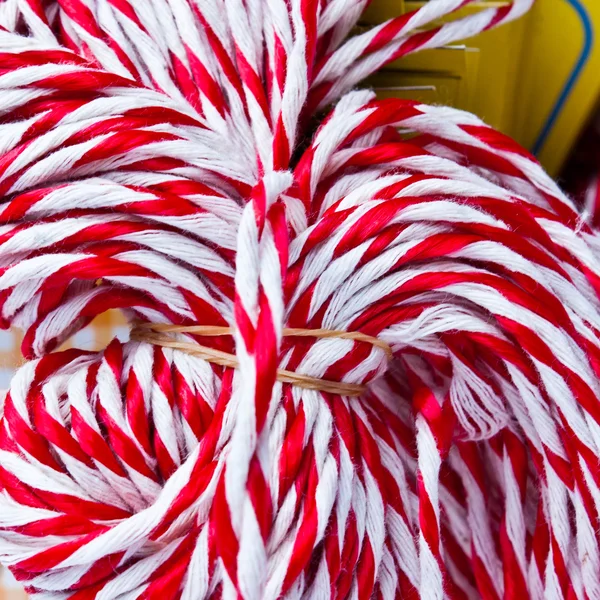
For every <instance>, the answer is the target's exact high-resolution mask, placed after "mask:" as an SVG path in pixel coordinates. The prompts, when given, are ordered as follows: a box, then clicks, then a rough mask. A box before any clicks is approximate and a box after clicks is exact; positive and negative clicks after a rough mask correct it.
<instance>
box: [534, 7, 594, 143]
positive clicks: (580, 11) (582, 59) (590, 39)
mask: <svg viewBox="0 0 600 600" xmlns="http://www.w3.org/2000/svg"><path fill="white" fill-rule="evenodd" d="M567 2H568V3H569V4H570V5H571V6H572V7H573V8H574V10H575V12H576V13H577V16H578V17H579V18H580V19H581V24H582V25H583V34H584V43H583V48H582V50H581V54H580V55H579V58H578V59H577V62H576V63H575V66H574V67H573V70H572V71H571V74H570V75H569V79H568V80H567V82H566V83H565V86H564V87H563V89H562V91H561V93H560V96H559V97H558V100H557V101H556V103H555V104H554V107H553V108H552V112H551V113H550V115H549V117H548V119H547V120H546V123H545V124H544V127H543V128H542V131H541V132H540V135H539V136H538V139H537V140H536V141H535V144H534V145H533V153H534V154H538V153H539V151H540V150H541V149H542V146H543V145H544V143H545V142H546V139H547V138H548V135H549V134H550V131H551V130H552V128H553V127H554V125H555V124H556V120H557V119H558V115H559V114H560V111H561V110H562V109H563V107H564V105H565V102H566V101H567V98H568V97H569V94H570V93H571V92H572V91H573V87H575V84H576V83H577V80H578V79H579V76H580V75H581V72H582V71H583V68H584V67H585V63H586V62H587V61H588V59H589V58H590V54H591V53H592V46H593V43H594V28H593V26H592V20H591V19H590V15H589V14H588V12H587V9H586V8H585V6H583V4H581V2H580V0H567Z"/></svg>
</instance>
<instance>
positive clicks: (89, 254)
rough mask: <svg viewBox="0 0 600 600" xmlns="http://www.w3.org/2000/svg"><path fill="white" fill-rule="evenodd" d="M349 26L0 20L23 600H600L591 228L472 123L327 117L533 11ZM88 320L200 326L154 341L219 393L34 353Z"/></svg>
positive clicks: (149, 371) (4, 270)
mask: <svg viewBox="0 0 600 600" xmlns="http://www.w3.org/2000/svg"><path fill="white" fill-rule="evenodd" d="M366 4H367V2H366V1H364V0H357V1H351V0H321V1H320V2H316V1H313V0H288V1H283V0H269V1H268V2H267V1H266V0H246V1H242V0H145V1H142V0H85V1H84V0H58V1H54V0H50V1H42V0H5V1H4V2H2V3H0V24H1V25H2V28H1V29H0V203H1V204H0V317H1V324H2V326H4V327H12V326H14V327H20V328H22V329H23V330H24V332H25V336H24V341H23V346H22V350H23V354H24V356H25V357H26V358H27V362H25V364H24V365H23V367H22V368H20V370H19V371H18V372H17V374H16V375H15V377H14V379H13V381H12V384H11V387H10V390H9V393H8V395H7V397H6V401H5V407H4V415H3V418H2V420H1V421H0V486H1V493H0V560H1V561H2V562H3V564H5V565H7V566H9V567H10V568H11V570H12V572H13V573H14V574H15V576H16V577H17V579H19V580H20V581H21V582H22V583H23V585H24V586H25V587H26V589H27V590H28V591H29V592H30V593H31V594H32V595H33V596H34V597H36V598H46V599H51V600H55V599H56V600H58V599H63V598H73V599H77V600H88V599H98V600H115V599H118V600H125V599H127V600H129V599H137V598H140V599H141V598H146V599H154V598H158V599H160V600H167V599H175V598H182V599H185V600H201V599H204V598H210V599H218V598H226V599H230V598H231V599H233V598H235V599H242V600H275V599H277V598H283V599H289V600H292V599H297V600H300V599H305V600H321V599H322V600H327V599H339V600H343V599H360V600H367V599H371V598H374V599H378V600H379V599H381V600H396V599H400V598H422V599H426V600H442V599H445V598H451V599H457V600H461V599H471V598H473V599H475V598H484V599H485V600H496V599H498V600H499V599H501V598H503V599H518V600H522V599H524V598H535V599H550V600H555V599H556V600H560V599H563V600H567V599H568V600H574V599H577V600H594V599H598V598H600V578H599V573H600V554H599V548H600V546H599V539H598V535H599V534H598V531H599V527H598V525H599V523H598V510H599V508H600V469H599V461H598V456H600V425H599V423H600V403H599V398H600V299H599V292H600V260H599V248H600V243H599V237H598V234H597V233H596V231H595V230H594V229H592V228H591V226H590V225H589V224H588V223H587V222H586V221H585V220H584V219H582V218H581V216H580V214H579V213H578V211H577V210H576V209H575V208H574V206H573V205H572V203H571V201H570V199H569V198H568V197H566V196H565V194H563V193H562V192H561V190H560V189H559V188H558V187H557V185H556V184H555V183H554V182H553V181H552V180H551V179H550V178H549V177H548V176H547V175H546V174H545V173H544V171H543V169H542V168H541V167H540V165H539V164H538V163H537V162H536V160H535V159H534V158H533V157H532V156H530V155H529V154H528V153H527V152H526V151H525V150H523V149H522V148H520V147H519V146H518V145H517V144H516V143H514V142H513V141H511V140H510V139H508V138H507V137H505V136H503V135H502V134H500V133H498V132H496V131H494V130H493V129H491V128H489V127H487V126H486V125H485V124H484V123H483V122H482V121H481V120H479V119H478V118H477V117H475V116H473V115H470V114H468V113H465V112H461V111H458V110H454V109H450V108H444V107H438V106H428V105H423V104H420V103H418V102H410V101H405V100H398V99H390V100H381V101H378V100H376V99H375V97H374V94H373V92H371V91H369V90H355V91H352V89H353V88H355V87H356V86H357V84H358V83H359V82H360V81H361V80H362V79H364V77H366V76H368V75H369V74H370V73H372V72H373V71H374V70H375V69H378V68H380V67H381V66H383V65H385V64H386V63H387V62H389V61H390V60H396V59H398V58H400V57H401V56H403V55H405V54H408V53H409V52H413V51H417V50H419V49H423V48H431V47H437V46H440V45H445V44H449V43H451V42H452V41H454V40H459V39H464V38H465V37H468V36H469V35H472V34H475V33H477V32H479V31H482V30H484V29H487V28H490V27H492V26H496V25H500V24H502V23H503V22H506V21H508V20H510V19H513V18H516V17H518V16H520V15H521V14H523V13H524V12H525V11H526V10H527V9H528V8H529V5H530V4H531V2H530V1H523V0H518V1H516V2H514V3H513V4H509V5H502V6H496V5H494V6H492V7H491V8H488V9H486V10H483V11H482V12H478V13H476V14H473V15H471V16H467V17H460V16H457V17H456V18H454V19H450V21H449V22H448V23H447V24H445V25H439V23H438V19H439V18H441V17H445V16H448V17H450V16H451V15H452V13H454V11H456V10H458V9H459V8H461V7H463V6H466V5H467V4H470V2H469V0H432V1H431V2H428V3H427V4H425V5H423V7H422V8H419V9H418V10H416V11H415V12H411V13H407V14H405V15H403V16H400V17H398V18H396V19H393V20H392V21H389V22H387V23H384V24H382V25H379V26H377V27H374V28H373V29H371V30H367V31H364V32H362V33H352V34H351V32H352V30H353V29H354V27H355V25H356V23H357V20H358V18H359V16H360V14H361V12H362V11H363V9H364V8H365V7H366ZM349 34H351V37H349V39H348V40H347V41H345V40H346V38H347V37H348V35H349ZM108 309H121V310H123V311H124V312H125V313H126V314H127V315H128V316H129V317H130V318H131V321H132V323H133V322H134V321H146V322H150V323H166V324H175V325H182V326H194V325H200V326H214V327H231V328H232V331H233V332H234V335H233V337H228V336H225V337H207V336H204V337H203V336H194V335H190V334H183V333H181V334H178V335H179V337H178V338H177V339H180V340H181V341H182V342H196V343H198V344H200V345H204V346H210V347H212V348H215V349H217V350H222V351H223V352H226V353H229V354H234V355H235V356H236V359H237V362H238V365H239V367H238V368H237V369H234V368H230V367H223V366H219V365H215V364H212V363H211V362H208V361H205V360H202V359H201V358H198V357H196V356H192V355H190V354H189V353H186V352H181V351H178V350H173V349H170V348H164V347H160V346H158V345H151V344H147V343H140V342H136V341H129V342H127V343H121V342H119V341H118V340H115V341H113V342H112V343H111V344H110V345H109V346H108V347H107V348H106V349H105V350H104V351H102V352H99V353H97V352H87V351H83V350H76V349H72V350H66V351H60V345H61V343H62V342H63V341H64V340H66V339H68V338H69V337H70V336H71V335H73V334H74V333H75V332H76V331H77V330H78V329H80V328H81V327H84V326H85V325H86V324H87V323H89V322H90V320H92V319H93V318H94V317H95V316H96V315H98V314H100V313H102V312H104V311H106V310H108ZM286 328H296V329H305V330H306V329H314V330H321V329H324V330H337V331H346V332H361V333H362V334H364V335H366V336H371V337H374V338H378V339H380V340H382V341H384V342H385V343H386V344H388V345H389V346H391V348H392V350H393V354H394V356H393V359H392V360H389V359H388V357H387V355H386V352H385V351H384V350H382V348H380V347H376V346H374V345H372V344H367V343H364V342H361V341H360V340H352V339H340V338H328V339H312V338H309V337H308V338H307V337H302V338H294V337H293V336H283V335H282V332H283V330H284V329H286ZM278 369H286V370H288V371H292V372H296V373H301V374H305V375H307V376H310V377H314V378H322V379H327V380H331V381H338V382H344V383H349V384H357V385H367V386H368V390H367V392H366V393H365V394H363V395H362V396H360V397H356V398H350V397H346V396H342V395H338V394H333V393H327V392H322V391H318V390H308V389H303V388H300V387H299V386H295V385H291V384H288V383H282V382H280V381H278V380H277V370H278Z"/></svg>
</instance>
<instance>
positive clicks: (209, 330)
mask: <svg viewBox="0 0 600 600" xmlns="http://www.w3.org/2000/svg"><path fill="white" fill-rule="evenodd" d="M174 333H189V334H192V335H200V336H207V337H210V336H222V335H233V329H232V328H231V327H217V326H211V325H190V326H185V325H169V324H167V323H138V324H137V325H136V326H135V327H134V329H133V330H132V332H131V335H130V338H131V340H133V341H136V342H146V343H149V344H154V345H156V346H162V347H164V348H173V349H174V350H181V351H182V352H187V353H188V354H192V355H193V356H197V357H198V358H202V359H203V360H206V361H208V362H211V363H214V364H217V365H221V366H223V367H230V368H233V369H236V368H238V366H239V363H238V360H237V358H236V356H235V355H234V354H230V353H229V352H223V351H222V350H217V349H216V348H210V347H209V346H203V345H202V344H197V343H195V342H180V341H178V340H174V339H173V338H172V337H171V334H174ZM283 335H284V336H285V337H315V338H320V339H332V338H334V339H343V340H352V341H355V342H365V343H367V344H371V345H372V346H375V347H377V348H379V349H381V350H383V351H384V352H385V354H386V356H387V357H388V360H389V359H391V358H392V355H393V353H392V348H391V347H390V345H389V344H387V343H386V342H384V341H382V340H380V339H379V338H376V337H373V336H370V335H367V334H365V333H361V332H360V331H336V330H332V329H293V328H286V329H284V330H283ZM277 379H278V380H279V381H282V382H285V383H291V384H292V385H296V386H298V387H301V388H304V389H307V390H317V391H321V392H329V393H331V394H339V395H341V396H360V395H361V394H363V393H364V392H365V390H366V388H367V386H365V385H359V384H355V383H344V382H342V381H329V380H327V379H319V378H318V377H311V376H310V375H303V374H301V373H295V372H294V371H287V370H285V369H278V370H277Z"/></svg>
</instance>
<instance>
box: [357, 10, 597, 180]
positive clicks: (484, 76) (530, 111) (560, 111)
mask: <svg viewBox="0 0 600 600" xmlns="http://www.w3.org/2000/svg"><path fill="white" fill-rule="evenodd" d="M423 4H424V2H415V1H412V0H408V1H405V2H402V1H398V0H374V1H373V2H372V4H371V5H370V7H369V9H368V10H367V12H366V13H365V15H364V18H363V20H364V23H365V25H367V24H373V23H378V22H381V21H383V20H385V19H388V18H391V17H393V16H397V15H399V14H402V13H403V12H406V11H410V10H415V9H417V8H418V7H420V6H422V5H423ZM503 4H506V3H505V2H491V1H488V2H485V1H482V2H475V3H473V4H471V5H469V6H468V7H466V8H465V9H463V10H461V11H459V12H458V13H455V14H453V15H452V16H451V17H450V18H452V19H456V18H457V17H459V16H463V15H467V14H472V13H473V12H475V11H479V10H482V8H486V7H490V6H499V5H503ZM597 38H600V0H537V2H536V3H535V4H534V7H533V9H532V10H531V12H530V13H529V14H528V15H526V16H525V17H524V18H522V19H520V20H518V21H516V22H514V23H510V24H508V25H505V26H503V27H499V28H497V29H494V30H491V31H486V32H484V33H482V34H481V35H479V36H477V37H475V38H471V39H469V40H466V41H465V42H464V43H463V44H461V43H458V44H456V45H453V46H451V47H448V48H440V49H436V50H426V51H423V52H421V53H418V54H415V55H411V56H408V57H405V58H403V59H400V60H398V61H396V62H395V63H392V64H391V65H389V66H387V67H386V69H385V70H383V71H381V72H380V73H377V74H376V75H375V76H373V77H372V78H371V79H370V80H369V84H370V85H372V86H373V87H374V88H375V89H376V91H377V93H378V95H380V96H382V97H389V96H391V95H395V96H399V97H408V98H414V99H416V100H419V101H424V102H433V103H437V104H448V105H451V106H456V107H458V108H464V109H465V110H470V111H472V112H474V113H476V114H478V115H479V116H480V117H481V118H482V119H484V120H485V121H486V122H487V123H489V124H490V125H492V126H494V127H496V128H498V129H500V130H501V131H503V132H505V133H507V134H509V135H510V136H512V137H514V138H515V139H517V140H518V141H519V142H520V143H521V144H523V145H524V146H526V147H528V148H529V149H530V150H532V151H533V152H534V153H535V154H537V156H538V157H539V158H540V160H541V161H542V163H543V164H544V166H545V167H546V169H548V171H549V172H550V173H551V174H553V175H556V174H558V172H559V171H560V168H561V166H562V165H563V163H564V161H565V159H566V158H567V155H568V153H569V151H570V149H571V147H572V146H573V144H574V142H575V141H576V139H577V136H578V135H579V132H580V131H581V129H582V127H583V126H584V124H585V122H586V121H587V119H588V118H589V117H590V115H591V113H592V111H593V110H594V108H595V107H596V106H597V102H598V100H599V98H600V39H597Z"/></svg>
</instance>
